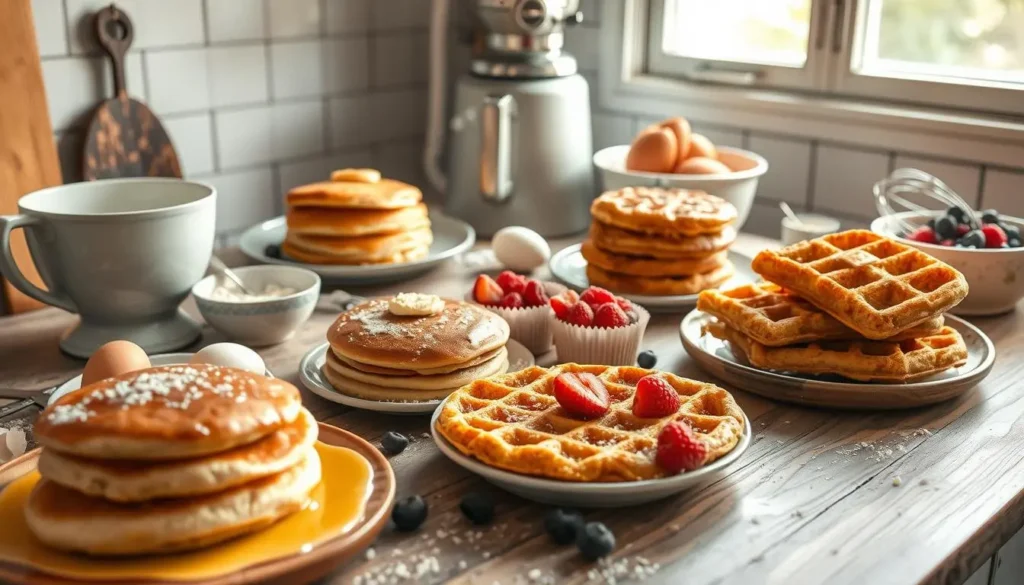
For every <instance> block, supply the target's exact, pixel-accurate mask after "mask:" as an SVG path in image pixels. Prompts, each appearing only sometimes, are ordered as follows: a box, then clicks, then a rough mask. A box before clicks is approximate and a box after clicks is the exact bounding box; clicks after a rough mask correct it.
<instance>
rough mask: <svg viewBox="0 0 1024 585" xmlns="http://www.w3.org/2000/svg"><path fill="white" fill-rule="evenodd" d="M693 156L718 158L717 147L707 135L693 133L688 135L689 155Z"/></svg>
mask: <svg viewBox="0 0 1024 585" xmlns="http://www.w3.org/2000/svg"><path fill="white" fill-rule="evenodd" d="M695 156H702V157H704V158H713V159H718V149H716V148H715V144H714V143H713V142H711V140H709V139H708V137H707V136H704V135H703V134H697V133H694V134H693V136H691V137H690V157H695Z"/></svg>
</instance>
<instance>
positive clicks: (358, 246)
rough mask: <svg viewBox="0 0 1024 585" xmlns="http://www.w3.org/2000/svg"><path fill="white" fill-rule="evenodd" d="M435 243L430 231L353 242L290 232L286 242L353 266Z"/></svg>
mask: <svg viewBox="0 0 1024 585" xmlns="http://www.w3.org/2000/svg"><path fill="white" fill-rule="evenodd" d="M433 240H434V236H433V234H432V233H431V231H430V228H422V229H418V230H411V231H408V232H399V233H395V234H383V235H369V236H357V237H351V238H347V237H337V236H310V235H306V234H298V233H295V232H291V231H290V232H288V233H287V235H286V236H285V242H287V243H289V244H291V245H292V247H294V248H298V249H300V250H304V251H306V252H312V253H315V254H323V255H325V256H332V257H336V258H342V259H350V260H352V261H354V262H373V261H375V260H380V259H382V258H389V257H391V256H393V255H395V254H399V253H402V252H406V251H408V250H413V249H418V248H422V247H425V246H430V243H431V242H432V241H433Z"/></svg>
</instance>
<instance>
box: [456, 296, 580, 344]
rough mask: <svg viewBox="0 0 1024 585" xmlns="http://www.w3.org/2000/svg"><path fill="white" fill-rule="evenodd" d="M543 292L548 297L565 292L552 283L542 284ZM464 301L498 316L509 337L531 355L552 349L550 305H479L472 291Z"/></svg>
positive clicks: (552, 314) (552, 313)
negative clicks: (510, 307) (507, 330)
mask: <svg viewBox="0 0 1024 585" xmlns="http://www.w3.org/2000/svg"><path fill="white" fill-rule="evenodd" d="M542 284H543V285H544V292H546V293H547V294H548V296H549V297H553V296H555V295H557V294H561V293H562V292H564V291H565V290H566V287H565V286H562V285H560V284H558V283H554V282H543V283H542ZM466 300H467V301H469V302H471V303H475V304H477V305H480V306H481V307H483V308H485V309H487V310H488V311H490V312H492V313H494V314H496V315H498V316H499V317H501V318H502V319H504V320H505V321H506V322H507V323H508V328H509V337H510V338H512V339H515V340H516V341H518V342H519V343H521V344H523V346H524V347H526V349H528V350H529V351H530V353H532V354H533V355H542V354H545V353H547V352H548V351H550V350H551V348H552V347H553V344H552V338H551V327H552V325H551V322H552V321H553V320H554V318H555V314H554V312H553V311H552V310H551V305H544V306H542V307H523V308H521V309H508V308H505V307H496V306H493V305H481V304H480V303H477V302H476V300H475V299H473V291H469V292H468V293H466Z"/></svg>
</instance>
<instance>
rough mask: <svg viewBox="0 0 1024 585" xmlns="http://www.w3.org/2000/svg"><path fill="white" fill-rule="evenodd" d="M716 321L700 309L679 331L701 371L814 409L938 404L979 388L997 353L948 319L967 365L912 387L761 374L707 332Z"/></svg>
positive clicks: (976, 332)
mask: <svg viewBox="0 0 1024 585" xmlns="http://www.w3.org/2000/svg"><path fill="white" fill-rule="evenodd" d="M710 319H711V316H710V315H708V314H707V313H704V312H702V311H697V310H694V311H692V312H691V313H690V314H688V315H687V316H686V317H685V318H684V319H683V322H682V323H681V324H680V326H679V335H680V337H681V338H682V340H683V347H684V348H685V349H686V352H687V353H688V354H690V357H692V358H693V359H694V360H696V361H697V363H698V364H700V366H701V367H702V368H703V369H704V370H706V371H707V372H709V373H710V374H712V375H713V376H715V377H717V378H719V379H721V380H723V381H725V382H727V383H729V384H732V385H733V386H735V387H737V388H740V389H743V390H746V391H748V392H753V393H754V394H760V395H761V396H764V397H766V398H772V399H775V400H782V401H784V402H793V403H796V404H804V405H808V406H824V407H830V408H856V409H895V408H913V407H917V406H924V405H927V404H935V403H937V402H942V401H944V400H949V399H952V398H956V397H957V396H959V395H961V394H963V393H965V392H967V391H969V390H970V389H971V388H974V387H975V386H976V385H977V384H978V383H979V382H981V381H982V380H983V379H985V376H987V375H988V373H989V372H991V371H992V364H993V363H994V362H995V356H996V349H995V346H993V345H992V340H990V339H989V338H988V336H986V335H985V334H984V333H983V332H982V331H981V330H980V329H978V328H977V327H975V326H974V325H971V324H970V323H968V322H967V321H964V320H963V319H958V318H957V317H954V316H952V315H949V314H947V315H946V325H949V326H950V327H952V328H954V329H956V330H957V331H958V332H959V333H960V335H961V336H962V337H963V338H964V343H965V344H966V345H967V363H966V364H964V365H963V366H962V367H959V368H955V369H951V370H947V371H945V372H942V373H940V374H936V375H934V376H931V377H929V378H926V379H924V380H918V381H916V382H910V383H907V384H876V383H870V382H854V381H850V380H846V379H844V378H840V377H839V376H809V375H804V374H790V373H785V372H772V371H768V370H760V369H757V368H754V367H752V366H751V365H749V364H748V363H747V362H746V361H745V360H744V359H743V358H742V357H737V356H736V355H734V354H733V352H732V351H731V350H730V349H729V344H728V343H727V342H724V341H722V340H720V339H718V338H716V337H713V336H711V335H702V334H701V327H702V326H703V325H704V324H705V323H706V322H707V321H708V320H710Z"/></svg>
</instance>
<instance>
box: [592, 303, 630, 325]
mask: <svg viewBox="0 0 1024 585" xmlns="http://www.w3.org/2000/svg"><path fill="white" fill-rule="evenodd" d="M627 325H629V317H627V316H626V313H625V312H624V311H623V310H622V309H620V308H619V306H618V305H616V304H615V303H605V304H603V305H601V306H600V307H598V308H597V309H596V310H595V311H594V327H607V328H608V329H614V328H616V327H625V326H627Z"/></svg>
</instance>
